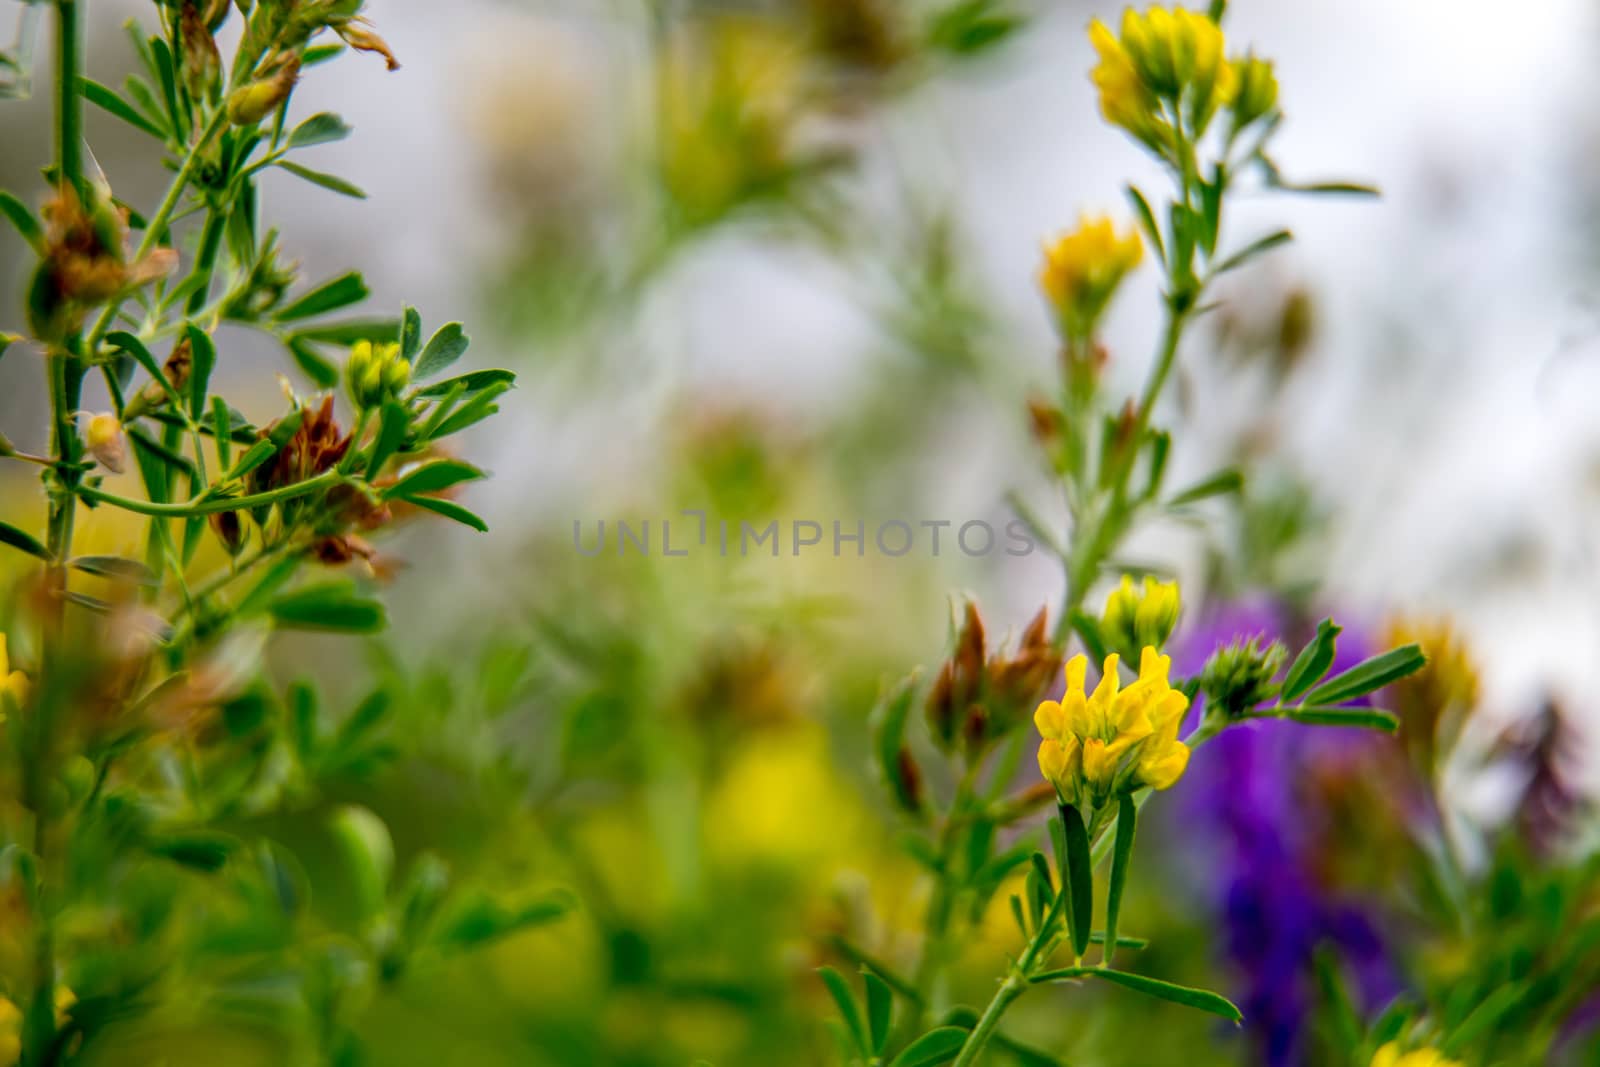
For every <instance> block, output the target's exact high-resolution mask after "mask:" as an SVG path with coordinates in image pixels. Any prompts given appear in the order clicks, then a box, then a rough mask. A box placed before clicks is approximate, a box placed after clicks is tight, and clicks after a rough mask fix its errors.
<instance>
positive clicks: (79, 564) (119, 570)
mask: <svg viewBox="0 0 1600 1067" xmlns="http://www.w3.org/2000/svg"><path fill="white" fill-rule="evenodd" d="M72 567H73V568H74V569H75V570H80V571H82V572H83V573H85V574H93V575H95V576H97V577H100V578H110V579H112V580H113V581H118V582H128V583H131V584H133V585H146V586H154V585H155V584H156V583H157V578H156V576H155V572H153V571H152V570H151V569H150V568H149V567H146V566H145V565H144V564H143V563H140V562H139V561H138V560H135V559H124V558H123V557H121V556H79V557H77V558H76V559H74V560H73V561H72Z"/></svg>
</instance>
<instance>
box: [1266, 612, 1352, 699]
mask: <svg viewBox="0 0 1600 1067" xmlns="http://www.w3.org/2000/svg"><path fill="white" fill-rule="evenodd" d="M1342 632H1343V628H1342V627H1340V626H1339V625H1338V624H1336V623H1335V622H1334V621H1333V620H1332V619H1323V620H1322V621H1321V622H1319V623H1317V633H1316V636H1315V637H1313V638H1312V639H1311V641H1310V643H1308V644H1307V645H1306V647H1305V648H1302V649H1301V650H1300V654H1299V655H1298V656H1296V657H1295V658H1294V662H1293V663H1292V664H1290V665H1289V673H1288V674H1286V675H1285V676H1284V679H1283V685H1282V686H1281V688H1280V691H1281V692H1282V693H1283V699H1285V700H1298V699H1299V698H1300V694H1301V693H1304V692H1305V691H1306V690H1307V689H1310V688H1311V687H1312V686H1314V685H1316V684H1317V682H1319V681H1321V680H1322V676H1323V675H1324V674H1327V673H1328V668H1329V667H1330V666H1332V664H1333V656H1334V653H1335V651H1336V650H1337V648H1338V639H1339V634H1340V633H1342Z"/></svg>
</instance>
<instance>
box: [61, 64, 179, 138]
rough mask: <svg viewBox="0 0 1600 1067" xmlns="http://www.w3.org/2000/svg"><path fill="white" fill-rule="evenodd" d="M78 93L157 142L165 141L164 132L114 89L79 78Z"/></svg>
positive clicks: (91, 80)
mask: <svg viewBox="0 0 1600 1067" xmlns="http://www.w3.org/2000/svg"><path fill="white" fill-rule="evenodd" d="M78 91H79V92H81V93H82V94H83V98H84V99H85V100H87V101H89V103H91V104H93V105H94V106H95V107H98V108H102V109H103V110H105V111H108V112H110V113H111V114H113V115H115V116H116V117H117V118H119V119H121V120H122V121H123V122H126V123H127V124H128V125H129V126H132V127H134V128H135V129H138V130H143V131H144V132H145V133H148V134H149V135H150V136H151V137H154V138H155V139H156V140H158V141H165V140H166V139H167V131H166V130H164V129H162V128H161V127H160V126H157V125H156V124H155V123H153V122H151V121H150V120H149V119H147V118H145V117H144V115H142V114H140V113H139V110H138V109H137V108H135V107H134V106H133V105H132V104H130V103H128V102H127V101H126V100H124V99H122V97H120V96H118V95H117V92H116V90H115V89H111V88H108V87H107V86H104V85H101V84H100V83H99V82H97V81H94V80H93V79H90V78H83V77H80V78H79V79H78Z"/></svg>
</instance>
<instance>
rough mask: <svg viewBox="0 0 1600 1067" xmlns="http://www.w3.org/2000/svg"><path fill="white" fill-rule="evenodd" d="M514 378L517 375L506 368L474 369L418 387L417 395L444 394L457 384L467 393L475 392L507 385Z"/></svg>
mask: <svg viewBox="0 0 1600 1067" xmlns="http://www.w3.org/2000/svg"><path fill="white" fill-rule="evenodd" d="M516 380H517V376H516V375H515V374H513V373H511V372H510V371H508V370H475V371H473V372H472V373H471V374H463V375H461V376H459V377H456V378H446V379H445V380H444V381H442V382H434V383H433V384H432V385H430V386H428V387H426V388H424V389H418V390H417V396H419V397H435V396H444V395H445V394H446V393H448V392H450V391H451V390H453V389H455V387H456V386H457V385H460V386H462V387H463V389H464V390H465V391H466V392H468V393H476V392H478V391H479V390H482V389H488V388H490V387H491V386H496V385H507V386H509V385H511V384H512V383H514V382H515V381H516Z"/></svg>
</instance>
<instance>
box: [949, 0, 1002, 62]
mask: <svg viewBox="0 0 1600 1067" xmlns="http://www.w3.org/2000/svg"><path fill="white" fill-rule="evenodd" d="M1024 24H1025V23H1024V21H1023V20H1022V19H1021V18H1020V17H1018V16H1016V15H1014V14H1011V13H1009V12H1007V11H1005V10H1004V9H1003V8H1002V7H1001V5H1000V4H999V3H998V2H997V0H957V2H956V3H953V4H951V5H950V6H949V7H946V8H944V9H943V10H942V11H939V12H938V13H937V14H935V15H934V16H933V20H932V22H931V24H930V25H929V27H928V43H929V45H931V46H932V47H934V48H936V49H940V50H942V51H945V52H949V53H951V54H952V55H956V56H961V57H967V56H974V55H977V54H979V53H980V52H985V51H988V50H989V49H991V48H993V47H995V46H996V45H998V44H1001V43H1002V42H1004V41H1005V40H1006V39H1007V38H1009V37H1010V36H1011V35H1012V34H1014V33H1016V31H1017V30H1019V29H1021V28H1022V26H1023V25H1024Z"/></svg>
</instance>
